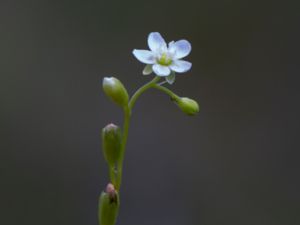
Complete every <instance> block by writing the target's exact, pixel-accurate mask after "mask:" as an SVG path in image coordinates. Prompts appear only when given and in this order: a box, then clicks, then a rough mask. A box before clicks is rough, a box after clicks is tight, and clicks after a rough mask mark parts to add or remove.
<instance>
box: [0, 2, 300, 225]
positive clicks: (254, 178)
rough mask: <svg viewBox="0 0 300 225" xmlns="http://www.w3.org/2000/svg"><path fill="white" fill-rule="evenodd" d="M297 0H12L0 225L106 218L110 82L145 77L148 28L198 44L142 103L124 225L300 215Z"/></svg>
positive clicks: (132, 139) (128, 168)
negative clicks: (138, 53) (184, 101)
mask: <svg viewBox="0 0 300 225" xmlns="http://www.w3.org/2000/svg"><path fill="white" fill-rule="evenodd" d="M299 8H300V7H299V4H298V2H297V1H277V2H276V1H258V0H231V1H230V0H227V1H225V0H223V1H222V0H215V1H213V0H197V1H196V0H185V1H179V0H174V1H157V0H152V1H142V0H139V1H138V0H135V1H133V0H127V1H126V0H118V1H117V0H111V1H109V0H106V1H103V0H97V1H96V0H95V1H75V0H73V1H68V0H60V1H54V0H53V1H45V0H39V1H37V0H36V1H32V0H26V1H25V0H23V1H22V0H19V1H17V0H1V3H0V32H1V33H0V38H1V39H0V103H1V110H0V116H1V117H0V118H1V120H0V123H1V126H0V128H1V129H0V134H1V142H0V147H1V148H0V149H1V150H0V176H1V180H0V182H1V183H0V190H1V192H0V224H1V225H96V224H97V216H96V213H97V199H98V195H99V193H100V192H101V191H102V190H103V188H104V187H105V185H106V183H107V181H108V176H107V168H106V165H105V162H104V159H103V156H102V153H101V149H100V146H101V142H100V137H99V134H100V130H101V128H102V127H103V126H105V125H106V124H107V123H109V122H114V123H117V124H121V123H122V114H121V111H120V110H119V109H118V108H117V107H116V106H115V105H113V104H112V103H111V102H110V101H109V100H108V99H107V98H106V97H105V96H104V94H103V93H102V90H101V80H102V78H103V77H104V76H116V77H118V78H119V79H120V80H122V81H123V83H124V84H125V85H126V87H127V88H128V90H129V92H130V93H133V92H134V90H135V89H136V88H137V87H139V86H140V85H142V84H143V83H145V82H147V81H148V80H149V79H150V77H144V76H142V75H141V71H142V69H143V65H142V64H141V63H139V62H138V61H137V60H136V59H134V57H133V56H132V54H131V52H132V50H133V49H134V48H146V47H147V45H146V38H147V35H148V33H150V32H152V31H159V32H161V34H162V35H163V36H164V37H165V38H166V39H167V40H168V41H171V40H178V39H181V38H186V39H188V40H189V41H190V42H191V43H192V46H193V50H192V53H191V55H190V56H189V57H188V60H190V61H191V62H193V68H192V70H191V71H190V72H188V73H186V74H184V75H182V76H179V75H178V77H177V78H178V79H177V81H176V83H175V84H174V85H173V86H172V87H171V88H172V89H173V90H174V91H175V92H176V93H177V94H179V95H181V96H188V97H191V98H194V99H196V100H197V101H199V102H200V104H201V113H200V114H199V115H198V116H197V117H187V116H185V115H184V114H183V113H181V112H180V111H179V110H178V109H177V108H176V106H174V104H173V103H172V102H170V101H169V98H168V97H166V96H165V95H164V94H162V93H159V92H158V91H157V90H153V91H149V92H148V93H146V94H145V95H143V96H142V97H141V99H139V101H138V102H137V104H136V108H135V109H134V113H133V119H132V124H131V129H130V135H129V142H128V148H127V155H126V161H125V173H124V183H123V189H122V209H121V213H120V218H119V223H118V224H120V225H189V224H190V225H227V224H228V225H296V224H300V192H299V188H300V184H299V183H300V182H299V172H300V170H299V153H298V151H299V149H300V148H299V125H300V124H299V97H300V94H299V72H300V70H299V48H298V47H299V43H298V42H299V40H300V35H299V19H300V16H299Z"/></svg>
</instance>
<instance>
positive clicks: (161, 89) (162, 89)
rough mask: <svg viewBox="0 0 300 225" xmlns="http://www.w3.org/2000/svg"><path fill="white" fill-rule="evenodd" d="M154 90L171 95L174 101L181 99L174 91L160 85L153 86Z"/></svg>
mask: <svg viewBox="0 0 300 225" xmlns="http://www.w3.org/2000/svg"><path fill="white" fill-rule="evenodd" d="M153 88H155V89H158V90H160V91H162V92H164V93H166V94H167V95H169V96H170V97H171V99H172V100H175V101H176V100H178V99H179V98H180V97H179V96H178V95H176V94H175V93H174V92H173V91H171V90H170V89H168V88H166V87H164V86H160V85H158V84H155V85H154V86H153Z"/></svg>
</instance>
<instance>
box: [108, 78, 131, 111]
mask: <svg viewBox="0 0 300 225" xmlns="http://www.w3.org/2000/svg"><path fill="white" fill-rule="evenodd" d="M102 85H103V90H104V92H105V94H106V95H107V96H108V97H110V98H111V99H112V101H113V102H115V103H116V104H118V105H120V106H122V107H124V106H126V105H127V104H128V99H129V97H128V93H127V91H126V89H125V87H124V85H123V84H122V83H121V81H119V80H118V79H117V78H114V77H104V79H103V84H102Z"/></svg>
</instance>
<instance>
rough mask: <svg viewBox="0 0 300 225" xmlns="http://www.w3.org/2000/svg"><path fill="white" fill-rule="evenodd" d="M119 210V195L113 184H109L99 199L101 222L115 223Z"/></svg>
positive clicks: (111, 224)
mask: <svg viewBox="0 0 300 225" xmlns="http://www.w3.org/2000/svg"><path fill="white" fill-rule="evenodd" d="M118 211H119V196H118V192H117V191H116V190H115V188H114V186H113V185H112V184H108V185H107V187H106V191H105V192H102V193H101V195H100V199H99V215H98V216H99V224H100V225H115V223H116V220H117V216H118Z"/></svg>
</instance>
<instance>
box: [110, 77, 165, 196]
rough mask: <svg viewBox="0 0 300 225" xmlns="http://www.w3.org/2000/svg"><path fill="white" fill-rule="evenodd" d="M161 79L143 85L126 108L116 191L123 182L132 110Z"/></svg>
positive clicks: (157, 78)
mask: <svg viewBox="0 0 300 225" xmlns="http://www.w3.org/2000/svg"><path fill="white" fill-rule="evenodd" d="M159 79H160V77H155V78H154V79H152V80H151V81H150V82H148V83H147V84H145V85H143V86H142V87H141V88H139V89H138V90H137V91H136V92H135V93H134V95H133V96H132V97H131V99H130V101H129V103H128V106H126V107H124V125H123V135H122V144H121V157H120V160H119V162H118V165H117V180H116V189H117V190H118V191H119V190H120V187H121V182H122V173H123V161H124V155H125V148H126V143H127V138H128V130H129V124H130V117H131V110H132V108H133V106H134V104H135V102H136V100H137V99H138V98H139V97H140V95H141V94H142V93H144V92H145V91H146V90H148V89H149V88H151V87H154V86H155V85H156V82H158V81H159Z"/></svg>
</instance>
